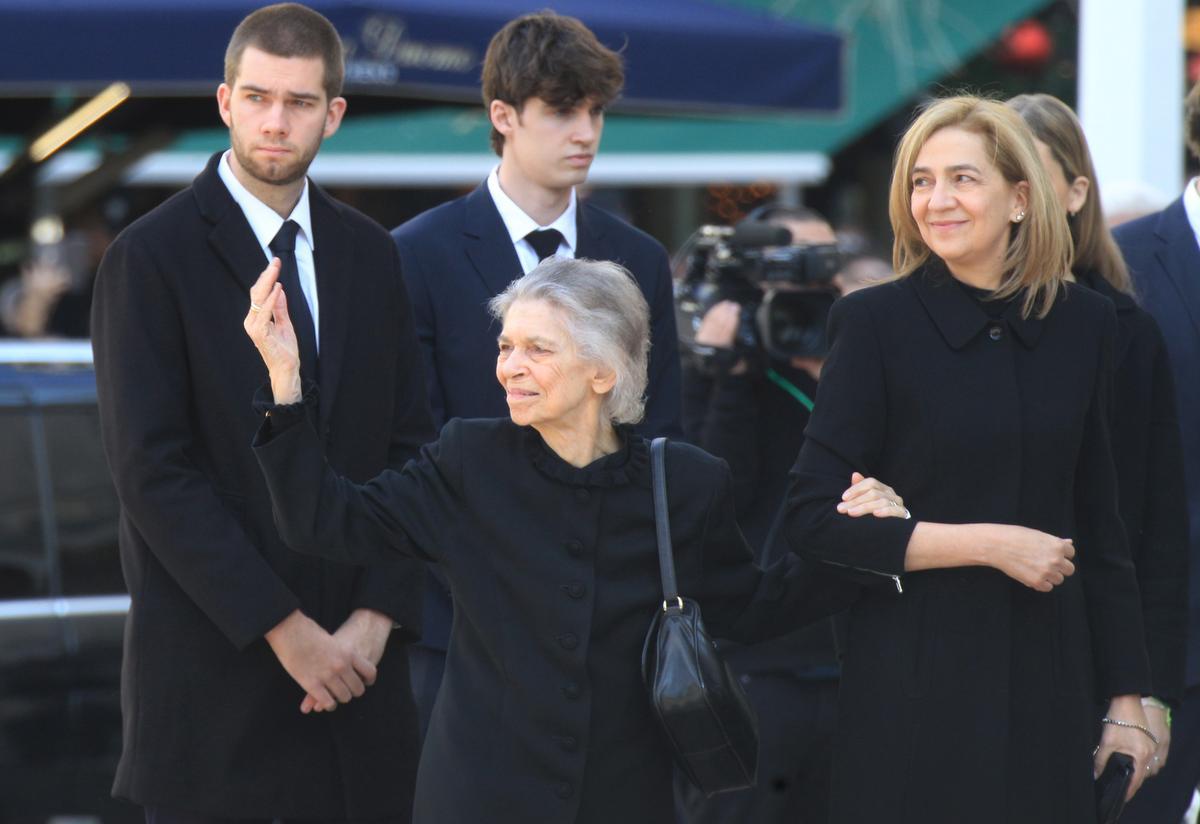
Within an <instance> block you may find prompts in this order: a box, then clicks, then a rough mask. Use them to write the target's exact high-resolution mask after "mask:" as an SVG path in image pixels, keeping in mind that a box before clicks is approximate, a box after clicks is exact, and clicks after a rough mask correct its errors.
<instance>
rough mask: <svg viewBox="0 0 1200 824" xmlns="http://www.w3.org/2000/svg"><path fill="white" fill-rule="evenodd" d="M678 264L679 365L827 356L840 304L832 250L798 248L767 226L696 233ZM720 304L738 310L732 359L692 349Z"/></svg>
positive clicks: (712, 368)
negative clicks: (833, 311) (828, 334)
mask: <svg viewBox="0 0 1200 824" xmlns="http://www.w3.org/2000/svg"><path fill="white" fill-rule="evenodd" d="M677 261H679V262H681V263H682V266H683V275H682V277H681V278H679V279H678V280H676V282H675V317H676V325H677V327H678V331H679V339H680V343H681V344H682V350H683V354H684V357H686V358H689V359H690V360H691V361H692V362H693V363H694V364H696V365H698V366H699V367H700V368H701V369H702V370H704V371H706V372H710V373H719V372H721V371H724V370H727V369H728V368H730V367H731V366H732V365H733V364H735V363H737V362H738V361H739V360H742V359H745V360H747V361H749V362H750V363H752V364H758V365H760V366H765V363H766V361H765V357H764V356H770V357H772V358H776V359H779V360H785V361H786V360H790V359H791V358H797V357H808V358H814V357H822V356H824V355H825V352H826V343H825V320H826V317H827V316H828V314H829V307H831V306H832V305H833V302H834V300H836V299H837V297H838V290H837V287H836V286H834V284H833V276H834V275H836V274H837V273H838V270H839V269H840V268H841V264H842V259H841V254H840V253H839V252H838V248H837V246H836V245H835V244H795V243H793V242H792V234H791V232H789V231H788V230H787V229H786V228H784V227H782V226H776V225H772V224H770V223H741V224H739V225H738V226H736V227H733V226H701V227H700V228H699V229H698V230H696V232H695V233H694V234H693V235H692V237H691V238H690V239H689V240H688V242H687V243H686V244H684V247H683V249H682V250H681V251H680V253H679V257H678V258H677ZM723 300H730V301H733V302H735V303H737V304H739V305H740V306H741V307H742V310H741V320H740V322H739V324H738V330H737V335H736V337H735V339H734V345H733V349H732V351H731V350H725V349H717V348H715V347H712V346H704V345H702V344H697V343H696V342H695V334H696V331H697V329H699V327H700V322H701V321H702V320H703V319H704V315H705V314H706V313H707V312H708V310H709V309H711V308H712V307H713V306H715V305H716V304H717V303H719V302H721V301H723Z"/></svg>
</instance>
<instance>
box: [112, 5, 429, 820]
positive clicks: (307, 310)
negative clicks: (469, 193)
mask: <svg viewBox="0 0 1200 824" xmlns="http://www.w3.org/2000/svg"><path fill="white" fill-rule="evenodd" d="M342 65H343V62H342V49H341V43H340V40H339V39H338V35H337V32H336V31H335V30H334V28H333V26H332V25H330V23H329V21H328V20H326V19H325V18H324V17H322V16H320V15H319V14H317V13H315V12H313V11H311V10H309V9H307V8H305V7H303V6H298V5H294V4H282V5H278V6H270V7H267V8H264V9H260V10H259V11H257V12H255V13H254V14H252V15H250V16H249V17H247V18H246V19H245V20H244V21H243V22H242V24H241V25H240V26H239V27H238V29H237V30H236V31H235V32H234V35H233V38H232V40H231V41H230V45H229V49H228V51H227V54H226V68H225V82H224V83H223V84H221V86H220V88H219V89H218V91H217V102H218V106H219V109H220V113H221V117H222V119H223V120H224V121H225V123H226V125H228V126H229V132H230V140H231V144H232V148H231V150H230V151H228V152H224V153H220V154H217V155H214V156H213V158H212V159H211V160H210V161H209V163H208V166H207V168H206V169H205V170H204V171H203V172H201V174H200V175H199V176H198V177H197V178H196V180H195V181H194V183H193V184H192V185H191V186H190V187H189V188H188V189H186V190H184V191H183V192H180V193H179V194H177V195H175V196H174V197H172V198H171V199H169V200H168V201H167V202H166V203H164V204H162V205H161V206H159V207H158V208H156V209H155V210H154V211H152V212H150V213H149V214H148V215H146V216H145V217H144V218H142V219H141V220H139V221H137V222H136V223H134V224H133V225H132V226H130V227H129V228H128V229H127V230H126V231H125V232H123V233H122V234H121V236H120V237H118V238H117V240H116V241H115V242H114V243H113V245H112V247H111V248H110V249H109V251H108V253H107V255H106V256H105V258H104V261H103V263H102V265H101V267H100V272H99V275H98V277H97V282H96V291H95V303H94V307H93V324H92V328H93V330H94V340H93V345H94V348H95V361H96V377H97V389H98V395H99V403H100V416H101V428H102V436H103V439H104V446H105V451H106V453H107V455H108V460H109V464H110V466H111V469H112V473H113V477H114V480H115V482H116V486H117V492H118V495H119V497H120V501H121V525H120V543H121V560H122V565H123V568H124V570H125V577H126V583H127V584H128V587H129V592H130V596H131V599H132V607H131V610H130V615H129V620H128V624H127V627H126V635H125V658H124V670H123V675H122V712H123V717H124V740H123V751H122V757H121V762H120V765H119V767H118V772H117V777H116V783H115V786H114V789H113V792H114V794H115V795H117V796H120V797H124V798H128V799H130V800H132V801H134V802H136V803H139V804H142V805H144V806H145V807H146V816H147V820H148V821H150V822H185V821H186V822H188V823H189V824H195V823H196V822H212V821H228V820H231V819H238V820H244V819H256V820H263V821H266V820H272V819H274V820H289V821H292V820H322V821H346V820H356V821H364V820H372V821H396V822H407V821H408V820H409V818H410V815H411V807H412V791H413V785H414V781H415V769H416V759H417V740H416V715H415V709H414V706H413V702H412V697H411V694H410V692H409V675H408V668H407V659H406V656H405V655H404V652H403V650H402V649H400V648H399V645H400V643H401V642H402V641H403V639H404V637H405V636H406V635H408V636H411V635H412V634H413V633H415V631H416V629H415V628H416V627H417V626H418V625H419V611H420V607H419V605H420V592H421V574H422V573H421V569H420V567H419V566H405V565H402V564H394V565H391V566H385V567H372V568H371V569H370V570H367V569H363V568H359V567H355V566H351V565H346V564H337V563H327V562H320V561H309V560H304V559H300V558H299V557H298V556H296V555H295V554H293V553H291V552H289V551H288V550H287V548H286V547H285V546H284V545H283V542H282V541H281V540H280V538H279V535H278V533H277V531H276V529H275V526H274V523H273V521H272V516H271V507H270V500H269V498H268V494H267V490H266V487H265V486H264V484H263V482H262V478H261V477H260V475H259V473H258V472H257V471H256V470H255V468H254V466H253V463H254V459H253V455H252V453H251V451H250V448H249V445H250V440H251V436H252V434H253V431H254V429H255V427H256V418H255V414H254V412H253V409H252V407H251V404H250V398H251V397H252V395H253V394H254V391H255V389H256V387H258V386H261V385H262V384H263V383H264V381H265V378H266V371H265V370H264V369H263V368H262V366H261V364H257V363H256V359H255V358H254V357H253V355H254V352H253V349H252V347H251V346H250V345H249V344H248V342H247V341H246V340H245V338H244V336H243V335H241V334H240V333H239V327H240V325H241V319H242V317H243V316H244V315H245V313H246V308H247V306H248V304H249V302H250V298H249V287H250V286H251V284H253V282H254V280H255V278H256V277H257V276H258V273H259V272H261V271H262V268H263V266H264V265H265V263H266V261H268V260H269V259H270V258H271V257H279V258H280V259H281V260H282V261H283V264H284V267H285V270H287V274H286V276H285V280H286V286H285V288H286V289H287V291H288V295H289V297H290V300H289V305H290V306H291V307H292V311H293V317H294V318H296V321H297V325H298V326H299V327H300V328H301V330H302V331H301V332H300V333H299V334H300V335H301V337H302V338H303V339H304V344H305V353H306V354H305V370H306V372H307V373H308V375H309V376H311V377H314V378H316V379H317V380H318V382H319V384H320V386H321V395H322V403H321V406H320V409H319V410H318V411H317V412H316V417H317V418H318V419H319V420H318V421H317V423H318V426H319V431H320V432H321V433H322V435H323V438H324V441H325V443H326V448H327V453H328V455H329V459H330V461H331V463H332V464H333V465H335V466H338V467H340V468H341V470H342V471H344V472H346V473H348V474H350V475H352V476H354V477H358V478H362V479H365V478H368V477H371V476H373V475H374V474H376V473H378V472H379V471H381V470H382V469H384V468H385V467H387V466H400V465H401V464H402V463H403V462H404V461H405V460H406V459H407V458H409V457H411V456H412V455H413V454H415V452H416V449H417V447H418V446H419V445H420V444H422V443H424V442H425V441H427V440H428V439H429V438H430V437H431V436H432V434H433V433H432V429H431V427H430V425H429V413H428V407H427V401H426V397H425V388H424V380H423V376H422V374H421V365H420V356H419V354H418V350H417V346H416V336H415V334H414V332H413V327H412V322H411V311H410V309H409V305H408V299H407V297H406V295H405V290H404V285H403V282H402V281H401V279H400V275H399V262H398V259H397V256H396V251H395V247H394V245H393V244H392V243H391V240H390V238H389V237H388V235H387V233H386V232H385V231H384V230H383V229H382V228H381V227H379V226H378V225H377V224H375V223H373V222H372V221H371V220H369V219H368V218H366V217H365V216H363V215H361V214H359V213H358V212H356V211H354V210H352V209H350V208H348V207H346V206H344V205H343V204H340V203H338V202H337V201H335V200H333V199H332V198H330V197H329V196H327V195H326V194H324V193H323V192H322V191H321V190H320V189H318V188H317V187H316V186H315V185H313V184H312V183H311V182H309V181H308V180H307V178H306V177H305V174H306V172H307V170H308V167H309V164H310V163H311V161H312V159H313V157H314V156H315V155H316V153H317V150H318V149H319V147H320V145H321V141H322V140H323V138H325V137H328V136H330V135H332V134H333V133H334V132H335V131H336V130H337V128H338V125H339V124H340V122H341V119H342V115H343V113H344V111H345V107H346V101H345V100H344V99H343V98H341V97H340V96H339V94H340V90H341V84H342ZM363 295H369V296H370V299H369V300H363V299H361V296H363ZM381 330H382V331H381ZM349 364H353V366H354V368H353V369H350V368H348V365H349ZM397 624H399V625H400V626H402V628H403V629H401V630H399V631H393V627H394V626H395V625H397ZM346 702H349V703H348V705H347V706H346V707H344V708H342V709H341V710H340V711H339V712H336V713H333V714H327V713H316V714H313V713H311V712H310V711H311V710H313V709H333V708H335V707H337V706H338V704H339V703H346Z"/></svg>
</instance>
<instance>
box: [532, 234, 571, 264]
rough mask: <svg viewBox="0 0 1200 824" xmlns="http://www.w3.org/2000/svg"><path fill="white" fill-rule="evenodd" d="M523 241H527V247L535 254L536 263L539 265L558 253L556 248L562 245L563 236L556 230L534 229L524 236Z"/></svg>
mask: <svg viewBox="0 0 1200 824" xmlns="http://www.w3.org/2000/svg"><path fill="white" fill-rule="evenodd" d="M525 239H526V240H528V241H529V245H530V246H532V247H533V250H534V251H535V252H537V256H538V262H539V263H541V262H542V261H543V260H545V259H546V258H548V257H552V256H553V255H554V253H555V252H557V251H558V246H559V244H561V243H562V239H563V236H562V232H560V231H558V230H557V229H534V230H533V231H532V232H530V233H529V234H527V235H525Z"/></svg>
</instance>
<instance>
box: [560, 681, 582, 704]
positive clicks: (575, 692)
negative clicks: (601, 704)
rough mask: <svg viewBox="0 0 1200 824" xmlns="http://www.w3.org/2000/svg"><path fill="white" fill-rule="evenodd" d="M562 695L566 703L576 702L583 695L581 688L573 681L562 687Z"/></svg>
mask: <svg viewBox="0 0 1200 824" xmlns="http://www.w3.org/2000/svg"><path fill="white" fill-rule="evenodd" d="M562 693H563V695H564V696H566V698H567V700H568V701H577V700H579V697H580V696H581V695H583V687H581V686H579V685H578V684H576V683H575V682H574V681H568V682H567V683H566V684H564V685H563V688H562Z"/></svg>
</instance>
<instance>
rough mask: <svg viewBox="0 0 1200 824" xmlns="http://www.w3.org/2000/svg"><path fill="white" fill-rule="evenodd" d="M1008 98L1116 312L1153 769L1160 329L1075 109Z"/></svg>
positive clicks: (1166, 563)
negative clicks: (1146, 306)
mask: <svg viewBox="0 0 1200 824" xmlns="http://www.w3.org/2000/svg"><path fill="white" fill-rule="evenodd" d="M1008 105H1009V106H1011V107H1012V108H1014V109H1016V111H1017V113H1018V114H1020V115H1021V118H1022V119H1023V120H1024V121H1025V123H1026V125H1028V126H1029V128H1030V130H1031V131H1032V132H1033V137H1034V145H1035V146H1036V147H1037V150H1038V154H1039V155H1040V156H1041V158H1042V163H1043V164H1044V165H1045V167H1046V172H1047V174H1048V175H1049V177H1050V185H1051V186H1052V187H1053V188H1054V193H1055V196H1056V197H1057V199H1058V204H1059V206H1061V207H1062V210H1063V212H1064V213H1065V214H1066V215H1067V223H1068V225H1069V226H1070V228H1071V237H1072V239H1073V240H1074V241H1075V262H1074V264H1073V266H1072V272H1073V273H1074V275H1075V280H1076V282H1078V283H1080V284H1082V285H1084V286H1086V287H1088V288H1089V289H1092V290H1094V291H1096V292H1099V293H1100V294H1102V295H1104V296H1105V297H1107V298H1108V299H1109V300H1111V301H1112V302H1113V304H1114V305H1115V306H1116V309H1117V348H1116V355H1117V362H1116V369H1117V371H1116V375H1115V378H1114V384H1113V400H1114V407H1115V415H1114V418H1113V427H1112V448H1113V460H1114V462H1115V463H1116V468H1117V501H1118V504H1119V506H1120V511H1121V520H1122V521H1124V523H1125V531H1126V534H1127V535H1128V537H1129V553H1130V556H1131V557H1132V558H1133V563H1134V566H1135V567H1136V568H1137V576H1138V588H1139V590H1140V592H1141V597H1142V615H1143V617H1144V621H1145V626H1146V650H1147V652H1148V653H1149V655H1150V672H1151V676H1152V683H1153V690H1152V691H1151V693H1150V695H1148V696H1146V697H1144V698H1142V707H1143V709H1144V710H1145V712H1146V721H1147V724H1148V725H1149V727H1150V729H1151V731H1152V732H1153V733H1154V734H1155V735H1156V736H1157V737H1158V741H1159V744H1158V749H1157V750H1156V751H1155V755H1154V760H1153V762H1152V763H1151V765H1150V774H1151V775H1155V774H1156V773H1157V772H1158V771H1159V770H1160V769H1162V767H1163V766H1164V765H1165V764H1166V763H1167V757H1168V755H1169V752H1170V743H1171V729H1170V726H1169V725H1168V721H1167V719H1168V705H1169V706H1172V707H1175V708H1178V706H1179V702H1180V701H1181V700H1182V698H1183V682H1184V660H1185V649H1186V632H1187V571H1188V553H1187V509H1186V504H1185V502H1184V480H1183V454H1182V447H1181V445H1180V436H1179V421H1178V419H1177V417H1176V402H1175V382H1174V379H1173V377H1172V375H1171V365H1170V361H1169V359H1168V357H1167V350H1166V347H1165V345H1164V344H1163V339H1162V333H1161V332H1160V331H1159V329H1158V324H1157V323H1156V322H1155V321H1154V318H1152V317H1151V316H1150V315H1149V314H1148V313H1146V312H1145V311H1144V310H1142V309H1141V308H1139V307H1138V305H1137V302H1136V301H1135V300H1134V297H1133V285H1132V283H1131V282H1130V280H1129V270H1128V269H1127V268H1126V266H1125V259H1124V258H1123V257H1122V256H1121V250H1120V249H1118V248H1117V244H1116V242H1115V241H1114V240H1113V237H1112V233H1111V232H1109V230H1108V227H1107V225H1106V223H1105V220H1104V209H1103V207H1102V205H1101V199H1100V190H1099V189H1098V188H1097V186H1096V182H1095V181H1096V170H1095V168H1094V165H1093V163H1092V156H1091V152H1090V151H1089V150H1088V145H1087V139H1086V138H1085V137H1084V134H1083V128H1082V126H1080V124H1079V120H1078V119H1077V118H1076V117H1075V113H1074V112H1073V111H1071V108H1070V107H1069V106H1067V104H1065V103H1063V102H1062V101H1061V100H1059V99H1058V98H1056V97H1052V96H1051V95H1047V94H1023V95H1019V96H1017V97H1014V98H1013V99H1011V100H1009V101H1008ZM1151 783H1153V782H1151ZM1147 789H1148V788H1147Z"/></svg>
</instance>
